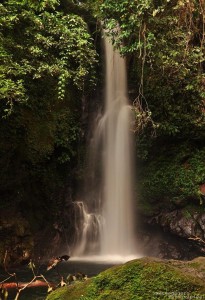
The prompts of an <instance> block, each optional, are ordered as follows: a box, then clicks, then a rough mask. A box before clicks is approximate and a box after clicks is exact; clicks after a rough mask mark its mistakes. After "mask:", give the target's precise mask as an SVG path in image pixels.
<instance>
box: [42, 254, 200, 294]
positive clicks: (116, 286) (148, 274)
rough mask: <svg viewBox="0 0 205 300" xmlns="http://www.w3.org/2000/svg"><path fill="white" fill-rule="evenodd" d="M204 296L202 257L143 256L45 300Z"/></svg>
mask: <svg viewBox="0 0 205 300" xmlns="http://www.w3.org/2000/svg"><path fill="white" fill-rule="evenodd" d="M204 294H205V258H204V257H201V258H197V259H194V260H192V261H189V262H182V261H176V260H160V259H156V258H146V257H145V258H141V259H136V260H133V261H130V262H128V263H126V264H123V265H120V266H115V267H112V268H110V269H108V270H106V271H104V272H102V273H100V274H99V275H98V276H96V277H93V278H91V279H89V280H87V281H85V282H81V283H80V282H79V283H75V284H74V285H71V286H66V287H63V288H60V289H57V290H56V291H54V292H53V293H51V294H50V295H49V296H48V297H47V299H46V300H118V299H119V300H121V299H123V300H135V299H136V300H144V299H152V300H158V299H166V300H167V299H191V297H198V298H200V297H202V295H204ZM200 299H201V298H200Z"/></svg>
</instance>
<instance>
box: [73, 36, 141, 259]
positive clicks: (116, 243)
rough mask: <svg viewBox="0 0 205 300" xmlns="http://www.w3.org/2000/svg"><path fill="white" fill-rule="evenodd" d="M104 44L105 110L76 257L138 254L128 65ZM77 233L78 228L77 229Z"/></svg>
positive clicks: (94, 147) (80, 205)
mask: <svg viewBox="0 0 205 300" xmlns="http://www.w3.org/2000/svg"><path fill="white" fill-rule="evenodd" d="M104 43H105V61H106V80H105V109H104V113H103V115H102V116H100V117H98V121H97V124H96V127H95V128H96V129H95V132H94V135H93V138H92V141H91V154H90V157H91V159H90V167H89V171H88V174H89V176H90V182H89V183H88V185H89V189H90V193H88V195H87V199H86V201H85V203H86V205H85V204H83V203H81V202H77V203H76V205H77V206H78V208H79V209H80V210H81V215H82V218H81V223H82V226H80V227H81V230H80V232H81V234H80V240H81V241H80V242H79V243H78V244H77V248H76V252H77V254H78V255H93V254H95V255H100V256H110V255H112V256H129V255H132V254H136V245H135V228H134V227H135V225H134V224H135V222H134V207H133V177H134V175H133V171H132V170H133V144H132V137H131V136H132V133H131V130H130V124H131V119H132V111H131V108H130V106H129V101H128V95H127V78H126V63H125V59H124V58H122V57H121V56H120V54H119V52H118V51H115V50H114V49H113V45H112V43H111V42H110V40H109V39H108V38H105V39H104ZM78 232H79V228H78Z"/></svg>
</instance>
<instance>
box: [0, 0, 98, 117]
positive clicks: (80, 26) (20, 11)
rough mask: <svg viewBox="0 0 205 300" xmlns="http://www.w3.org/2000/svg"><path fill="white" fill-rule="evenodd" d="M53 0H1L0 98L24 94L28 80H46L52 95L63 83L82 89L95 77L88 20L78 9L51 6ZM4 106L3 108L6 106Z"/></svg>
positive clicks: (61, 91)
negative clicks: (70, 10) (74, 11)
mask: <svg viewBox="0 0 205 300" xmlns="http://www.w3.org/2000/svg"><path fill="white" fill-rule="evenodd" d="M57 4H58V2H57V1H40V2H39V3H38V2H37V3H36V4H35V2H33V1H27V2H24V1H19V2H16V1H4V3H3V4H1V6H0V10H1V15H2V17H1V23H0V26H1V47H2V48H1V59H2V67H1V68H2V69H1V76H2V79H3V80H2V81H1V99H4V100H5V104H7V106H6V109H7V110H8V108H10V109H11V108H13V104H14V103H17V102H24V101H25V99H28V97H29V96H30V92H31V89H32V85H33V84H35V85H40V86H41V85H42V83H43V82H44V84H45V82H46V81H47V82H48V87H50V88H51V89H52V92H53V98H54V99H55V97H58V99H59V100H62V99H63V98H64V97H65V95H66V89H67V88H66V86H67V85H68V84H70V85H71V84H74V85H76V86H77V88H78V89H84V87H85V84H86V81H87V82H88V81H90V82H92V83H93V82H94V81H93V80H94V76H95V73H94V65H95V63H96V53H95V51H94V49H93V46H92V40H91V37H90V35H89V33H88V32H87V25H86V23H85V22H84V21H83V20H82V18H80V17H79V16H77V15H74V14H70V15H65V14H64V13H63V12H60V11H56V10H54V9H55V7H56V6H58V5H57ZM7 110H6V111H7Z"/></svg>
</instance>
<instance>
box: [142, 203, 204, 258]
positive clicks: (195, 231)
mask: <svg viewBox="0 0 205 300" xmlns="http://www.w3.org/2000/svg"><path fill="white" fill-rule="evenodd" d="M148 223H149V224H152V225H154V224H157V225H159V226H160V227H162V228H163V231H164V232H166V233H171V234H172V235H174V236H177V237H180V238H183V239H185V240H187V241H190V242H191V243H192V244H194V245H195V246H196V249H197V250H200V251H201V253H202V254H204V253H205V212H201V211H199V210H197V209H194V208H192V209H188V208H182V209H177V210H174V211H171V212H164V213H160V214H158V215H156V216H154V217H152V218H150V219H149V220H148Z"/></svg>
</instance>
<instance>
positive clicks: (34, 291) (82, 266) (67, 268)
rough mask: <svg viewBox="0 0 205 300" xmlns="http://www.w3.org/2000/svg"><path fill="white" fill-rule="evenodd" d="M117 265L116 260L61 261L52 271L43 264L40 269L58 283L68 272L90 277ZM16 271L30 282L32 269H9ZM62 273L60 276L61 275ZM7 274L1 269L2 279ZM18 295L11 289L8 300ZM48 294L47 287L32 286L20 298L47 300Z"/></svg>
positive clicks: (24, 299)
mask: <svg viewBox="0 0 205 300" xmlns="http://www.w3.org/2000/svg"><path fill="white" fill-rule="evenodd" d="M113 265H116V262H115V263H113V262H111V261H109V262H107V263H106V262H97V261H96V262H93V261H89V260H87V261H74V260H70V261H68V262H62V263H59V264H58V266H57V268H55V269H52V270H50V271H46V266H42V267H41V269H40V270H39V274H43V275H44V276H45V278H46V279H47V280H48V281H49V282H53V283H55V284H58V283H59V282H60V276H63V277H64V278H66V277H67V276H68V274H75V273H78V272H81V273H84V274H86V275H87V276H88V277H92V276H95V275H97V274H98V273H100V272H102V271H103V270H106V269H108V268H109V267H111V266H113ZM9 271H10V272H15V273H16V274H17V278H18V281H19V282H29V281H30V280H31V279H32V278H33V276H32V271H31V270H30V269H29V268H28V267H24V268H19V269H16V270H9ZM59 275H60V276H59ZM6 277H7V275H6V274H5V272H4V271H3V270H0V281H2V280H3V279H5V278H6ZM15 295H16V291H15V290H9V297H8V299H7V300H14V298H15ZM46 295H47V287H30V288H26V289H25V290H24V291H22V293H21V294H20V297H19V300H45V298H46Z"/></svg>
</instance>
